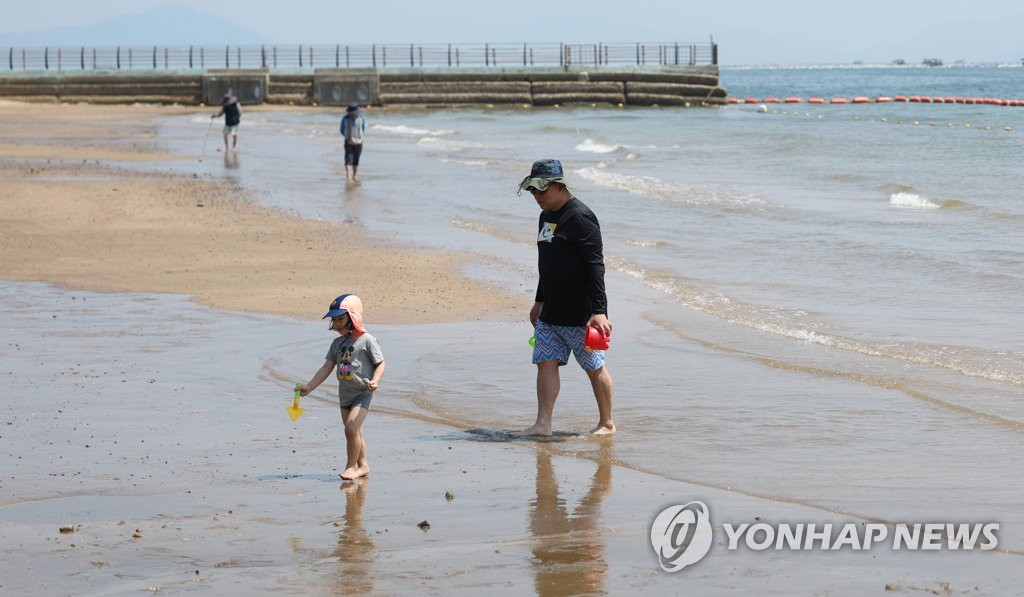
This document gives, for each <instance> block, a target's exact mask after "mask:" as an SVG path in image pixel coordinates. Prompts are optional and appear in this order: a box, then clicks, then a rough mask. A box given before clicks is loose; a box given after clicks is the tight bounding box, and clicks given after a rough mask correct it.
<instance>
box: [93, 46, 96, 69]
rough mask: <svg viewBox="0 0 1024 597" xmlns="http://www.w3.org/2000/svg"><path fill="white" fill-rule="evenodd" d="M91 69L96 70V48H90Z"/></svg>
mask: <svg viewBox="0 0 1024 597" xmlns="http://www.w3.org/2000/svg"><path fill="white" fill-rule="evenodd" d="M92 70H96V48H93V49H92Z"/></svg>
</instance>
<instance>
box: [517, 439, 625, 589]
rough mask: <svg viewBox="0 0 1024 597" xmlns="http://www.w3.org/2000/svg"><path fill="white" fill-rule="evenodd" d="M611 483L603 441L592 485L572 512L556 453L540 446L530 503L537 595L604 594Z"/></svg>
mask: <svg viewBox="0 0 1024 597" xmlns="http://www.w3.org/2000/svg"><path fill="white" fill-rule="evenodd" d="M611 485H612V461H611V454H610V447H609V446H607V445H606V446H602V448H601V453H600V455H599V457H598V460H597V469H596V470H595V471H594V475H593V477H592V479H591V481H590V488H589V490H588V491H587V493H586V494H585V495H584V496H583V497H582V499H580V502H579V504H578V505H577V506H576V507H575V508H574V509H573V510H572V512H569V511H568V510H567V507H566V501H565V499H563V498H561V497H560V496H559V487H558V481H557V480H556V478H555V470H554V466H553V465H552V463H551V454H550V453H549V452H548V451H547V450H545V449H543V447H540V448H539V449H538V450H537V498H536V500H531V502H530V532H531V533H532V535H533V548H532V551H533V567H534V576H535V580H534V582H535V584H536V591H537V594H538V595H592V594H601V593H604V583H605V576H606V575H607V572H608V564H607V563H606V562H605V560H604V551H605V541H604V532H603V525H602V517H601V504H602V503H603V502H604V499H605V497H607V495H608V492H609V491H610V490H611Z"/></svg>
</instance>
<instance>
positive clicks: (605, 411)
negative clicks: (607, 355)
mask: <svg viewBox="0 0 1024 597" xmlns="http://www.w3.org/2000/svg"><path fill="white" fill-rule="evenodd" d="M587 377H589V378H590V385H591V387H592V388H593V389H594V398H595V399H596V400H597V418H598V420H597V427H594V428H593V429H591V430H590V432H591V433H593V434H594V435H606V434H609V433H615V421H614V420H613V419H612V398H613V397H614V396H615V382H614V381H612V374H611V373H608V367H601V368H600V369H598V370H597V371H587Z"/></svg>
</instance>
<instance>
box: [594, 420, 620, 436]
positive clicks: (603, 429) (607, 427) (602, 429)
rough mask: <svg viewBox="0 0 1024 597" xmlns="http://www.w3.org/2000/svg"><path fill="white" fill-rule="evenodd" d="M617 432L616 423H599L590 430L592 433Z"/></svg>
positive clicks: (608, 433) (606, 433) (607, 433)
mask: <svg viewBox="0 0 1024 597" xmlns="http://www.w3.org/2000/svg"><path fill="white" fill-rule="evenodd" d="M613 433H615V423H611V424H608V425H598V426H597V427H594V428H593V429H591V430H590V434H591V435H611V434H613Z"/></svg>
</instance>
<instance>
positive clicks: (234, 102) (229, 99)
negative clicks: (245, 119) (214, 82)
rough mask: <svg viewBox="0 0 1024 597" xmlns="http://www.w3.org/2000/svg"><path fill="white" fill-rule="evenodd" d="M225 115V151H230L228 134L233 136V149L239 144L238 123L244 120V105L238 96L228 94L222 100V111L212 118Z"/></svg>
mask: <svg viewBox="0 0 1024 597" xmlns="http://www.w3.org/2000/svg"><path fill="white" fill-rule="evenodd" d="M221 116H224V152H225V153H227V151H228V136H229V135H230V136H231V149H234V148H235V147H237V146H238V123H239V122H241V121H242V105H241V104H239V103H238V98H237V97H235V96H233V95H231V94H228V95H225V96H224V97H223V98H221V100H220V112H217V113H216V114H214V115H213V116H211V117H210V118H211V119H213V118H220V117H221Z"/></svg>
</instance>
